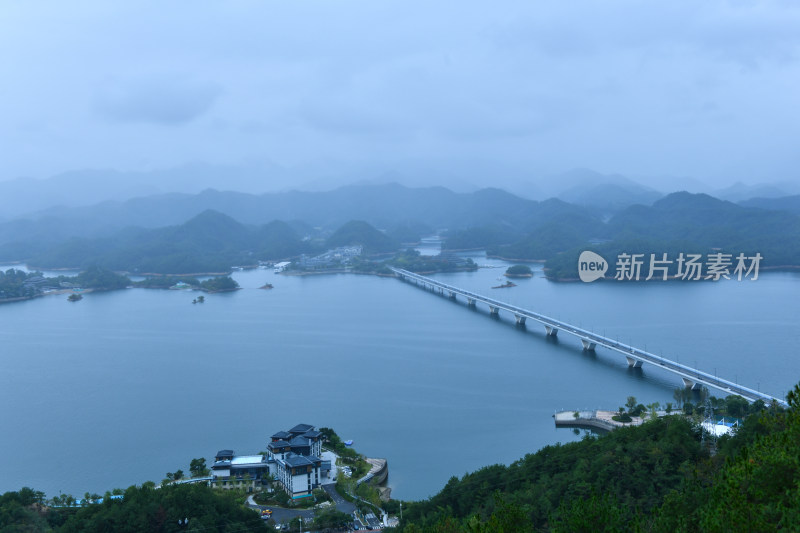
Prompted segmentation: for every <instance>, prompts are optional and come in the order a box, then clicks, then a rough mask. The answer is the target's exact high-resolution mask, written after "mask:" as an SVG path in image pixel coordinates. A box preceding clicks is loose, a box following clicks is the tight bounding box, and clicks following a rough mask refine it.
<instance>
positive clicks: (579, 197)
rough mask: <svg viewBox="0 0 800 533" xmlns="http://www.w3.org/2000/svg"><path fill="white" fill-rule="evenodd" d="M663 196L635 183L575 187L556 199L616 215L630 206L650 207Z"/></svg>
mask: <svg viewBox="0 0 800 533" xmlns="http://www.w3.org/2000/svg"><path fill="white" fill-rule="evenodd" d="M662 196H663V195H662V194H661V193H660V192H658V191H654V190H653V189H650V188H647V187H643V186H641V185H639V184H637V183H631V184H629V185H628V184H616V183H604V184H600V185H592V186H588V187H587V186H576V187H573V188H571V189H568V190H566V191H564V192H563V193H561V194H560V195H559V196H558V197H559V198H560V199H561V200H564V201H565V202H569V203H571V204H575V205H580V206H585V207H594V208H597V209H599V210H600V211H602V212H608V213H616V212H617V211H620V210H622V209H624V208H626V207H628V206H630V205H634V204H642V205H651V204H652V203H653V202H655V201H656V200H658V199H659V198H661V197H662Z"/></svg>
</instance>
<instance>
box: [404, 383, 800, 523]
mask: <svg viewBox="0 0 800 533" xmlns="http://www.w3.org/2000/svg"><path fill="white" fill-rule="evenodd" d="M788 399H789V404H790V409H789V410H788V411H780V410H762V411H760V412H759V413H756V414H752V415H750V416H749V417H748V418H746V419H745V421H744V423H743V425H742V427H740V429H739V430H738V432H737V433H736V434H735V436H733V437H721V438H720V439H719V440H718V441H717V442H716V444H715V443H714V442H713V440H712V439H709V438H708V436H706V437H702V435H701V432H700V430H699V429H698V427H697V426H696V425H695V424H693V423H691V422H690V421H688V420H686V419H684V418H682V417H679V416H667V417H664V418H659V419H655V420H652V421H649V422H646V423H645V424H644V425H642V426H639V427H629V428H623V429H618V430H615V431H613V432H612V433H610V434H608V435H605V436H603V437H587V438H585V439H584V440H582V441H581V442H576V443H570V444H566V445H561V446H548V447H546V448H543V449H542V450H540V451H538V452H536V453H534V454H531V455H527V456H526V457H524V458H523V459H520V460H519V461H517V462H515V463H513V464H511V465H510V466H502V465H494V466H489V467H486V468H483V469H481V470H478V471H477V472H474V473H471V474H467V475H465V476H464V477H463V478H461V479H458V478H455V477H454V478H452V479H451V480H450V481H449V482H448V483H447V485H446V486H445V487H444V488H443V489H442V491H441V492H439V494H437V495H436V496H433V497H432V498H430V499H429V500H425V501H422V502H416V503H412V504H410V505H407V506H406V505H404V521H403V523H402V524H401V531H403V532H405V533H410V532H415V533H416V532H421V531H423V532H450V531H474V532H481V533H495V532H497V533H499V532H508V531H515V532H522V533H524V532H532V531H564V532H567V531H569V532H572V531H653V532H664V533H673V532H675V531H718V532H728V531H777V530H784V531H798V530H800V388H799V387H795V389H794V391H793V392H792V393H790V395H789V398H788ZM711 452H713V453H711Z"/></svg>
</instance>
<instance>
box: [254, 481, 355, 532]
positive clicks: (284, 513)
mask: <svg viewBox="0 0 800 533" xmlns="http://www.w3.org/2000/svg"><path fill="white" fill-rule="evenodd" d="M322 488H323V489H325V492H327V493H328V496H330V497H331V500H333V503H334V505H336V509H338V510H339V511H341V512H343V513H347V514H349V515H352V514H353V511H355V510H356V506H355V505H354V504H352V503H350V502H348V501H347V500H345V499H344V498H342V497H341V496H340V495H339V493H338V492H336V485H335V484H333V483H330V484H327V485H322ZM247 506H248V507H250V508H251V509H259V512H260V510H261V509H272V519H271V520H270V521H269V523H270V524H280V523H283V522H289V521H290V520H291V519H292V518H297V517H298V516H300V517H302V518H303V521H304V522H305V521H306V520H309V521H310V520H312V519H313V518H314V510H313V509H286V508H283V507H275V506H274V505H258V504H257V503H256V502H255V501H253V497H252V496H250V497H248V498H247Z"/></svg>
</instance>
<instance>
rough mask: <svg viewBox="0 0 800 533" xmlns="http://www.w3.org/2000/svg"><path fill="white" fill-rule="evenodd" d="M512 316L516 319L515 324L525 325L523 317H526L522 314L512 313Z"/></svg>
mask: <svg viewBox="0 0 800 533" xmlns="http://www.w3.org/2000/svg"><path fill="white" fill-rule="evenodd" d="M514 318H516V319H517V325H518V326H524V325H525V319H526V318H527V317H524V316H522V315H514Z"/></svg>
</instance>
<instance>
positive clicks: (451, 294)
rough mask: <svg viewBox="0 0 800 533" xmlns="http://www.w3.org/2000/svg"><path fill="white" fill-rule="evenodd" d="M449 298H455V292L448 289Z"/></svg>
mask: <svg viewBox="0 0 800 533" xmlns="http://www.w3.org/2000/svg"><path fill="white" fill-rule="evenodd" d="M450 299H451V300H455V299H456V293H454V292H453V291H450Z"/></svg>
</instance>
